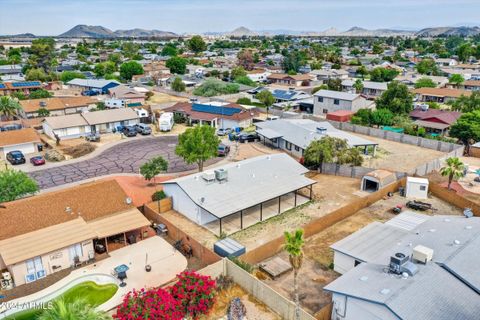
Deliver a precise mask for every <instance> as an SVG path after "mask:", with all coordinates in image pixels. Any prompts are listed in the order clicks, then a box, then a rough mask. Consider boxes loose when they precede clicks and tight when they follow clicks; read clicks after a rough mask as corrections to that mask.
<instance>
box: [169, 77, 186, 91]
mask: <svg viewBox="0 0 480 320" xmlns="http://www.w3.org/2000/svg"><path fill="white" fill-rule="evenodd" d="M171 87H172V90H173V91H176V92H184V91H185V88H186V86H185V83H183V81H182V78H180V77H175V79H173V81H172V85H171Z"/></svg>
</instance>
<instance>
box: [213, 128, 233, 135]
mask: <svg viewBox="0 0 480 320" xmlns="http://www.w3.org/2000/svg"><path fill="white" fill-rule="evenodd" d="M230 132H232V129H231V128H220V129H218V130H217V135H218V136H225V135H227V134H229V133H230Z"/></svg>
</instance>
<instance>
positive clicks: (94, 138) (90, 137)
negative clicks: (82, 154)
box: [85, 132, 100, 142]
mask: <svg viewBox="0 0 480 320" xmlns="http://www.w3.org/2000/svg"><path fill="white" fill-rule="evenodd" d="M85 140H87V141H89V142H98V141H100V134H99V133H98V132H92V133H90V134H89V135H86V136H85Z"/></svg>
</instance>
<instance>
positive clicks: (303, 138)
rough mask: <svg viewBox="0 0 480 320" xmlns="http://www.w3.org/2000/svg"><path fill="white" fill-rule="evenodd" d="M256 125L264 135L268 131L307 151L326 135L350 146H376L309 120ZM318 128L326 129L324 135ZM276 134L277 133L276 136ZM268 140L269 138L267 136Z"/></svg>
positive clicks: (324, 122) (322, 123)
mask: <svg viewBox="0 0 480 320" xmlns="http://www.w3.org/2000/svg"><path fill="white" fill-rule="evenodd" d="M255 125H256V126H257V127H258V128H260V129H261V130H260V131H258V130H257V132H258V133H259V134H262V130H263V132H265V130H267V129H268V131H267V135H270V136H272V135H276V136H277V137H280V136H281V137H282V138H283V139H284V140H287V141H288V142H291V143H293V144H294V145H296V146H299V147H300V148H303V149H306V148H307V147H308V145H309V144H310V143H311V142H312V141H313V140H317V139H318V140H319V139H321V138H322V137H324V136H325V135H327V136H330V137H335V138H340V139H346V140H347V143H348V145H350V146H352V147H353V146H366V145H375V144H376V143H375V142H372V141H370V140H367V139H364V138H361V137H359V136H356V135H354V134H351V133H348V132H345V131H342V130H338V129H336V128H335V127H333V126H332V125H331V124H330V123H329V122H327V121H323V122H316V121H313V120H308V119H279V120H274V121H264V122H257V123H255ZM317 128H325V129H326V131H325V133H324V134H320V133H319V132H318V130H317ZM274 132H276V133H275V134H274ZM267 138H268V136H267Z"/></svg>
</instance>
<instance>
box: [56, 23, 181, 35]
mask: <svg viewBox="0 0 480 320" xmlns="http://www.w3.org/2000/svg"><path fill="white" fill-rule="evenodd" d="M177 36H178V35H177V34H175V33H173V32H168V31H160V30H146V29H139V28H136V29H130V30H117V31H112V30H110V29H108V28H105V27H102V26H87V25H84V24H79V25H77V26H75V27H73V28H72V29H70V30H68V31H67V32H64V33H62V34H60V35H59V37H63V38H149V37H158V38H171V37H177Z"/></svg>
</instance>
